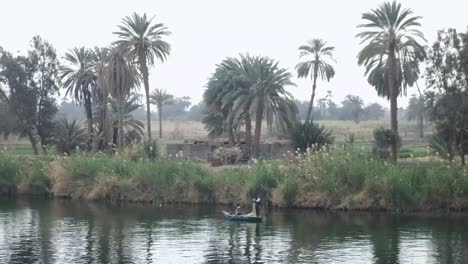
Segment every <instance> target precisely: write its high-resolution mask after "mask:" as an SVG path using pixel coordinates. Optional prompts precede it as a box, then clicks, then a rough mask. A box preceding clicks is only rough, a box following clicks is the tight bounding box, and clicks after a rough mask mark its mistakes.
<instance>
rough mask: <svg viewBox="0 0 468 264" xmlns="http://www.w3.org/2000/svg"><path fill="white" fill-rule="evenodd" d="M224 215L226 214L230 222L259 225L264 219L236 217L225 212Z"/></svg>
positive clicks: (244, 216)
mask: <svg viewBox="0 0 468 264" xmlns="http://www.w3.org/2000/svg"><path fill="white" fill-rule="evenodd" d="M223 214H224V217H226V219H227V220H229V221H238V222H250V223H259V222H262V220H263V217H256V216H246V215H234V214H230V213H228V212H225V211H223Z"/></svg>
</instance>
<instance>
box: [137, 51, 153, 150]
mask: <svg viewBox="0 0 468 264" xmlns="http://www.w3.org/2000/svg"><path fill="white" fill-rule="evenodd" d="M139 57H140V68H141V73H142V75H143V84H144V85H145V96H146V129H147V137H148V141H149V142H151V110H150V93H149V90H150V89H149V80H148V66H147V65H146V59H145V55H144V54H139Z"/></svg>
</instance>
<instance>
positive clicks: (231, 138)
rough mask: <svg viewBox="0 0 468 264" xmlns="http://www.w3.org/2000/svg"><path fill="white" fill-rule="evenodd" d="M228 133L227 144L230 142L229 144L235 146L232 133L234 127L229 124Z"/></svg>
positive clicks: (234, 137)
mask: <svg viewBox="0 0 468 264" xmlns="http://www.w3.org/2000/svg"><path fill="white" fill-rule="evenodd" d="M227 132H228V134H229V144H231V146H235V145H236V136H235V135H234V134H235V133H234V128H233V127H232V126H229V127H228V131H227Z"/></svg>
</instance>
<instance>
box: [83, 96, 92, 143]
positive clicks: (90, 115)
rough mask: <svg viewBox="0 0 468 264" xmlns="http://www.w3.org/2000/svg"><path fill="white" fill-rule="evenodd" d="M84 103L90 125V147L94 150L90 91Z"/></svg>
mask: <svg viewBox="0 0 468 264" xmlns="http://www.w3.org/2000/svg"><path fill="white" fill-rule="evenodd" d="M84 101H85V109H86V120H87V123H88V136H89V145H90V146H91V147H92V148H93V149H94V140H93V139H94V131H93V110H92V108H91V93H90V92H89V91H87V92H85V95H84Z"/></svg>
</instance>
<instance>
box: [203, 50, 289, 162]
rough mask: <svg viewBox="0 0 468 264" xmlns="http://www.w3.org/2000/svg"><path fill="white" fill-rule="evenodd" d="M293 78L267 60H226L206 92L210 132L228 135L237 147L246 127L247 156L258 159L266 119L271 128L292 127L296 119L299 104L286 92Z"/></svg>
mask: <svg viewBox="0 0 468 264" xmlns="http://www.w3.org/2000/svg"><path fill="white" fill-rule="evenodd" d="M291 78H292V75H291V74H290V73H289V72H288V71H287V70H286V69H282V68H280V67H279V66H278V62H276V61H275V60H273V59H270V58H267V57H258V56H250V55H241V56H240V58H227V59H225V60H224V61H223V62H222V63H221V64H219V65H218V66H217V69H216V71H215V73H214V74H213V76H212V77H211V78H210V80H209V81H208V84H207V89H206V91H205V93H204V101H205V104H206V106H207V111H208V113H207V116H206V117H205V119H204V123H205V124H206V127H207V129H208V130H209V133H210V134H211V135H216V134H221V133H222V132H227V133H228V135H229V139H230V141H231V144H233V145H235V144H236V143H239V141H240V136H239V135H240V133H239V132H240V129H241V127H242V126H245V139H246V144H247V149H246V150H245V152H246V153H245V154H247V155H250V154H253V155H254V156H258V154H259V142H260V137H261V130H262V121H263V120H264V119H265V120H266V122H267V125H268V128H269V129H272V126H273V125H274V124H276V125H279V126H283V127H290V126H291V125H292V121H294V120H295V114H296V112H297V111H296V105H295V104H294V101H293V97H292V95H291V94H290V93H289V92H288V91H287V90H286V87H287V86H290V85H294V83H293V82H292V81H291ZM252 122H254V123H255V125H254V130H255V132H254V135H253V139H252Z"/></svg>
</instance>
